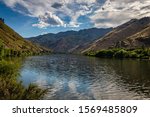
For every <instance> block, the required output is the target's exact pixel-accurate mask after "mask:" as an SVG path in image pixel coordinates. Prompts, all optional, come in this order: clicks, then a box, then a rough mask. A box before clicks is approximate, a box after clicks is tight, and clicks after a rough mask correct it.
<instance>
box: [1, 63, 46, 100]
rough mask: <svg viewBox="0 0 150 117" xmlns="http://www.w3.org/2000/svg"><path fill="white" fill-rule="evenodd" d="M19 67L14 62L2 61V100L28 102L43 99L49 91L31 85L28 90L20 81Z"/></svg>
mask: <svg viewBox="0 0 150 117" xmlns="http://www.w3.org/2000/svg"><path fill="white" fill-rule="evenodd" d="M18 70H19V65H18V64H16V63H13V62H6V61H0V99H4V100H6V99H7V100H10V99H13V100H20V99H21V100H28V99H30V100H31V99H42V98H43V97H44V95H45V94H46V92H47V90H45V89H41V88H39V87H38V86H36V85H33V84H30V85H29V86H28V87H27V88H26V87H24V86H23V85H22V82H21V81H18V79H17V78H18V76H19V73H18Z"/></svg>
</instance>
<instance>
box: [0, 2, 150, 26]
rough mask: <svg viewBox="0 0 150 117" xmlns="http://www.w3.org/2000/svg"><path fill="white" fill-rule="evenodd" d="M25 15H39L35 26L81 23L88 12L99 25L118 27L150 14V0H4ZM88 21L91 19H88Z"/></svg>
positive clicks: (76, 24) (90, 17) (95, 23)
mask: <svg viewBox="0 0 150 117" xmlns="http://www.w3.org/2000/svg"><path fill="white" fill-rule="evenodd" d="M0 1H1V2H4V3H5V4H6V5H7V6H8V7H10V8H12V9H13V10H16V11H18V12H20V13H22V14H24V15H28V16H30V17H36V18H38V22H36V23H34V24H33V26H36V27H39V28H46V27H49V26H63V27H66V26H68V27H79V26H80V25H81V24H82V23H84V22H82V23H81V22H79V21H78V19H79V17H81V16H86V17H87V18H88V19H90V20H91V22H89V23H93V24H94V26H97V27H114V26H117V25H119V24H121V23H124V22H126V21H128V20H130V19H132V18H140V17H144V16H150V7H149V6H150V0H44V1H42V0H0ZM86 23H87V22H86Z"/></svg>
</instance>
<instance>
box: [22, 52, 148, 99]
mask: <svg viewBox="0 0 150 117" xmlns="http://www.w3.org/2000/svg"><path fill="white" fill-rule="evenodd" d="M20 79H21V80H22V81H23V84H24V85H26V86H27V85H29V84H30V83H35V84H37V85H38V86H40V87H42V88H49V92H48V94H47V95H46V97H45V99H54V100H57V99H67V100H69V99H82V100H84V99H96V100H101V99H106V100H107V99H117V100H118V99H150V61H148V60H142V61H140V60H118V59H100V58H94V57H86V56H78V55H63V54H60V55H57V54H56V55H55V54H54V55H50V56H33V57H28V58H26V59H25V61H24V63H23V66H22V69H21V78H20Z"/></svg>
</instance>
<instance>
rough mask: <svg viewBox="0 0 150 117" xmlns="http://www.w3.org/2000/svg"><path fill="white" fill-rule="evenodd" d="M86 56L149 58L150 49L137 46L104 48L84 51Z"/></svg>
mask: <svg viewBox="0 0 150 117" xmlns="http://www.w3.org/2000/svg"><path fill="white" fill-rule="evenodd" d="M85 55H87V56H94V57H100V58H138V59H150V49H149V48H139V49H123V48H115V49H104V50H99V51H97V52H93V51H91V52H88V53H85Z"/></svg>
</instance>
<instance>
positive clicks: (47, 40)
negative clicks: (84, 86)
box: [27, 28, 112, 53]
mask: <svg viewBox="0 0 150 117" xmlns="http://www.w3.org/2000/svg"><path fill="white" fill-rule="evenodd" d="M111 30H112V28H108V29H98V28H91V29H84V30H80V31H67V32H60V33H57V34H53V33H49V34H45V35H40V36H37V37H31V38H28V39H27V40H30V41H32V42H34V43H37V44H39V45H41V46H44V47H48V48H51V49H52V50H53V51H54V52H60V53H80V52H81V51H82V50H84V49H85V48H87V47H88V46H89V45H90V43H92V42H93V41H95V40H96V39H98V38H100V37H103V36H104V35H105V34H107V33H108V32H110V31H111Z"/></svg>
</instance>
